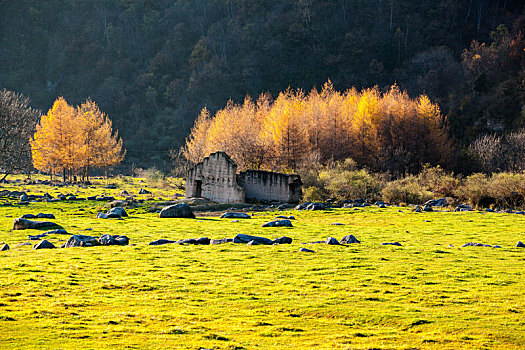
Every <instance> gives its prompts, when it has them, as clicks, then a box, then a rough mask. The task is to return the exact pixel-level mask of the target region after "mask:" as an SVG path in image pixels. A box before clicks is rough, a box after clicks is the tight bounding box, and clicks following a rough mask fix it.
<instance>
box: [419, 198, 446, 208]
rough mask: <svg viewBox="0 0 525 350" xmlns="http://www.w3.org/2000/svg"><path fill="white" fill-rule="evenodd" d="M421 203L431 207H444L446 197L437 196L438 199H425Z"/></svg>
mask: <svg viewBox="0 0 525 350" xmlns="http://www.w3.org/2000/svg"><path fill="white" fill-rule="evenodd" d="M423 205H425V206H427V205H429V206H431V207H444V206H446V205H447V199H446V198H438V199H431V200H428V201H426V202H425V203H424V204H423Z"/></svg>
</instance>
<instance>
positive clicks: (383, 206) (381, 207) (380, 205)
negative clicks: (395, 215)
mask: <svg viewBox="0 0 525 350" xmlns="http://www.w3.org/2000/svg"><path fill="white" fill-rule="evenodd" d="M378 207H379V208H380V209H385V208H386V204H379V205H378Z"/></svg>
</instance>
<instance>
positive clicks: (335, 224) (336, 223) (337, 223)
mask: <svg viewBox="0 0 525 350" xmlns="http://www.w3.org/2000/svg"><path fill="white" fill-rule="evenodd" d="M330 225H334V226H344V225H345V224H342V223H340V222H332V223H331V224H330Z"/></svg>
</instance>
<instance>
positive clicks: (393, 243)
mask: <svg viewBox="0 0 525 350" xmlns="http://www.w3.org/2000/svg"><path fill="white" fill-rule="evenodd" d="M381 245H395V246H398V247H401V243H399V242H386V243H381Z"/></svg>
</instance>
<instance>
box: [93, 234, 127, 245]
mask: <svg viewBox="0 0 525 350" xmlns="http://www.w3.org/2000/svg"><path fill="white" fill-rule="evenodd" d="M98 242H99V243H100V244H102V245H128V244H129V238H128V237H126V236H122V235H108V234H105V235H102V236H100V238H99V239H98Z"/></svg>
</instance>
